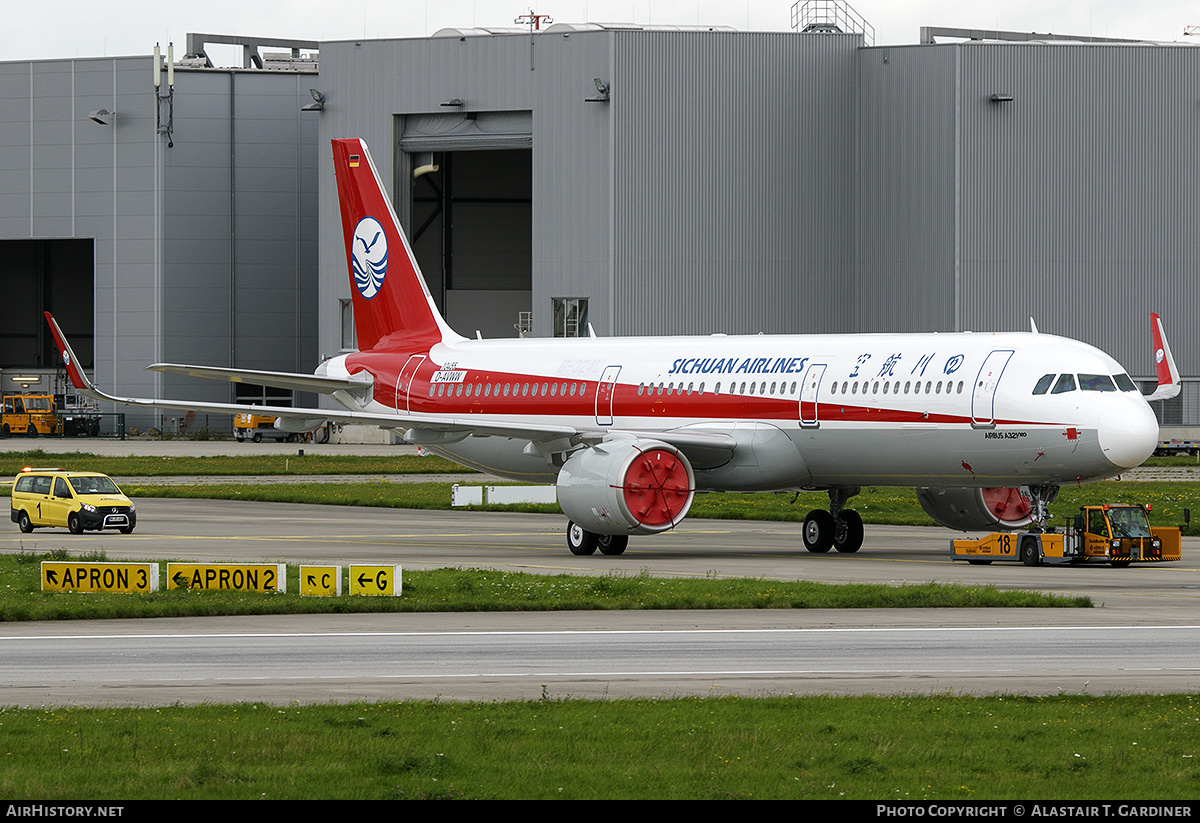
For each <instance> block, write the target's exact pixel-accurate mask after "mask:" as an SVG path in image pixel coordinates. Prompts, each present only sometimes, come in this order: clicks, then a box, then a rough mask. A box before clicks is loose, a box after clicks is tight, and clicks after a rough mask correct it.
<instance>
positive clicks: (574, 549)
mask: <svg viewBox="0 0 1200 823" xmlns="http://www.w3.org/2000/svg"><path fill="white" fill-rule="evenodd" d="M599 545H600V535H598V534H596V533H595V532H589V531H587V530H585V529H584V528H583V527H582V526H580V525H579V524H577V523H575V522H574V521H571V520H568V521H567V548H568V549H570V550H571V554H573V555H575V556H577V557H586V556H587V555H589V554H595V552H596V549H597V548H598V547H599Z"/></svg>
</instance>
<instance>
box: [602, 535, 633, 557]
mask: <svg viewBox="0 0 1200 823" xmlns="http://www.w3.org/2000/svg"><path fill="white" fill-rule="evenodd" d="M628 545H629V535H627V534H601V535H597V536H596V546H597V548H599V549H600V554H606V555H608V556H609V557H616V556H617V555H618V554H624V553H625V547H626V546H628Z"/></svg>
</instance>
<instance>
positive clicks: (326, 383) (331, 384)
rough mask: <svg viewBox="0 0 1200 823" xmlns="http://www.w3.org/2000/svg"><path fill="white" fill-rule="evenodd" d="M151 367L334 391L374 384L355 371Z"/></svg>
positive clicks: (363, 389)
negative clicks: (326, 372) (340, 373)
mask: <svg viewBox="0 0 1200 823" xmlns="http://www.w3.org/2000/svg"><path fill="white" fill-rule="evenodd" d="M146 368H147V369H148V370H149V371H158V372H165V373H167V374H182V375H187V376H188V377H203V378H205V379H208V380H225V381H228V382H230V383H250V384H251V385H255V386H270V387H272V388H276V389H291V390H292V391H307V392H316V393H318V394H333V393H334V392H335V391H348V392H359V393H365V392H366V391H368V390H369V389H370V388H371V384H372V382H373V381H372V379H371V377H370V375H368V374H366V373H363V374H362V375H357V374H356V375H352V376H351V377H350V378H348V379H347V378H341V377H328V376H325V375H320V374H293V373H291V372H276V371H258V370H254V369H223V368H218V367H215V366H187V365H183V364H179V363H154V364H152V365H150V366H147V367H146Z"/></svg>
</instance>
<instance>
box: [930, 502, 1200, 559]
mask: <svg viewBox="0 0 1200 823" xmlns="http://www.w3.org/2000/svg"><path fill="white" fill-rule="evenodd" d="M1148 508H1149V507H1148V506H1117V505H1108V504H1106V505H1103V506H1082V507H1080V509H1079V514H1077V515H1075V517H1074V522H1072V523H1071V524H1070V525H1069V526H1068V527H1067V529H1066V531H1061V532H1060V531H1048V532H995V533H994V534H989V535H988V536H987V537H983V538H979V539H957V540H951V541H950V557H951V558H952V559H954V560H966V561H967V562H968V563H975V564H980V565H986V564H988V563H991V562H992V561H993V560H1020V561H1021V562H1022V563H1024V564H1025V565H1026V566H1040V565H1041V564H1043V563H1071V564H1080V563H1109V564H1111V565H1113V566H1117V567H1123V566H1128V565H1129V564H1130V563H1158V562H1165V561H1169V560H1179V559H1180V544H1181V539H1180V531H1179V529H1177V528H1173V527H1157V526H1155V527H1152V526H1151V525H1150V521H1149V519H1147V517H1146V511H1147V509H1148Z"/></svg>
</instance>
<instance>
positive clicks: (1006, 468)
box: [791, 424, 1114, 487]
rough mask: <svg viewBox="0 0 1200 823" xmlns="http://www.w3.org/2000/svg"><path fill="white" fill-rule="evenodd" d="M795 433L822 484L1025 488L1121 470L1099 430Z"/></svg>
mask: <svg viewBox="0 0 1200 823" xmlns="http://www.w3.org/2000/svg"><path fill="white" fill-rule="evenodd" d="M791 435H792V437H793V439H794V440H795V441H796V448H797V449H798V450H799V451H800V452H801V454H803V455H804V459H805V462H806V463H807V465H808V467H809V470H810V471H811V472H812V485H814V486H818V487H825V486H839V485H867V484H875V485H880V486H908V485H923V486H925V485H939V484H941V485H945V486H1021V485H1028V484H1042V483H1066V482H1074V481H1075V480H1076V478H1078V477H1095V476H1103V475H1105V474H1112V473H1114V469H1113V467H1112V464H1111V463H1109V462H1108V461H1107V460H1105V459H1104V456H1103V453H1102V452H1101V450H1100V445H1099V440H1098V437H1097V434H1096V432H1095V430H1087V429H1076V428H1068V427H1065V426H996V427H994V428H972V427H970V426H961V425H960V426H953V427H950V426H936V425H921V424H917V425H909V426H897V427H895V428H888V429H880V428H871V429H865V428H850V427H835V426H832V425H823V426H821V427H820V428H819V429H799V430H796V431H793V432H792V433H791Z"/></svg>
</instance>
